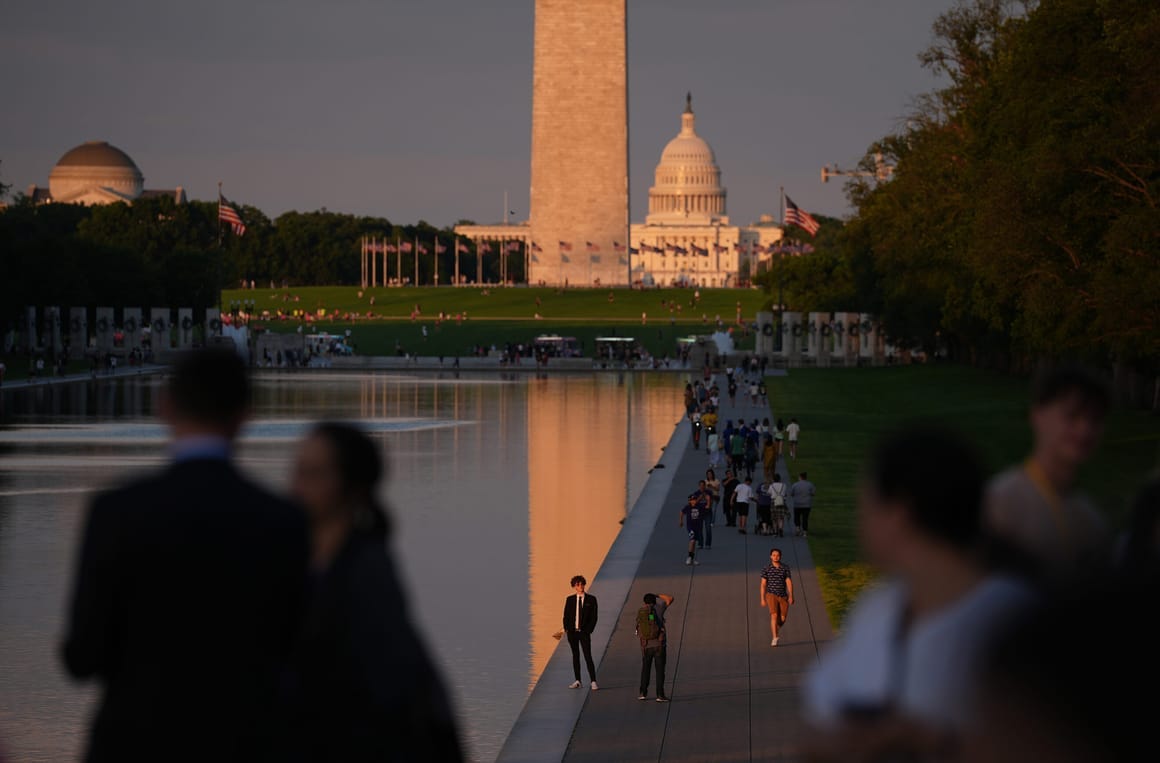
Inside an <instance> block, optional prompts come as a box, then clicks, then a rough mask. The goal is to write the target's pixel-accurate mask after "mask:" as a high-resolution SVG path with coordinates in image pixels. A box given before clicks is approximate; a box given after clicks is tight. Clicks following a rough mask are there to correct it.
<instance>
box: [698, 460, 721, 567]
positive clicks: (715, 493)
mask: <svg viewBox="0 0 1160 763" xmlns="http://www.w3.org/2000/svg"><path fill="white" fill-rule="evenodd" d="M702 482H703V483H704V484H705V492H706V494H707V495H708V497H709V500H708V510H707V511H706V515H705V548H710V547H711V546H712V545H713V526H714V525H715V524H717V501H718V499H719V498H720V496H721V481H720V480H718V479H717V473H716V472H715V471H713V470H712V469H709V470H708V471H706V472H705V479H704V480H702Z"/></svg>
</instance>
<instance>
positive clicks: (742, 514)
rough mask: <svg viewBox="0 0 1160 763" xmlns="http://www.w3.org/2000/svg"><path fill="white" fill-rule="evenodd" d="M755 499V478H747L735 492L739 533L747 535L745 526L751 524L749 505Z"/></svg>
mask: <svg viewBox="0 0 1160 763" xmlns="http://www.w3.org/2000/svg"><path fill="white" fill-rule="evenodd" d="M754 498H755V496H754V494H753V478H752V477H746V478H745V481H744V482H742V483H741V484H740V485H738V486H737V488H736V489H735V490H734V491H733V513H734V514H735V515H736V516H737V532H739V533H741V534H742V535H747V534H748V532H747V531H746V529H745V525H746V524H747V523H748V522H749V503H750V501H753V500H754Z"/></svg>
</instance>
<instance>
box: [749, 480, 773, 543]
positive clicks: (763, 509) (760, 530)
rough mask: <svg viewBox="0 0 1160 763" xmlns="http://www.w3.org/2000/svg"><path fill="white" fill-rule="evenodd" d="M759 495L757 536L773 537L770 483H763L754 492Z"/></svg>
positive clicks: (755, 532)
mask: <svg viewBox="0 0 1160 763" xmlns="http://www.w3.org/2000/svg"><path fill="white" fill-rule="evenodd" d="M754 492H755V493H756V494H757V528H756V529H755V530H754V531H753V532H754V534H756V535H773V501H772V500H771V499H770V497H769V483H768V482H762V483H761V484H760V485H758V486H757V490H756V491H754Z"/></svg>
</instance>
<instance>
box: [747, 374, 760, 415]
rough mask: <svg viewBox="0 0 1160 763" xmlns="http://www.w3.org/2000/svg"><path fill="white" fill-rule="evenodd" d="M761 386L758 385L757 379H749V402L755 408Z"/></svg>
mask: <svg viewBox="0 0 1160 763" xmlns="http://www.w3.org/2000/svg"><path fill="white" fill-rule="evenodd" d="M758 393H759V388H758V386H757V379H750V380H749V404H750V405H752V406H753V407H754V408H756V407H757V405H758Z"/></svg>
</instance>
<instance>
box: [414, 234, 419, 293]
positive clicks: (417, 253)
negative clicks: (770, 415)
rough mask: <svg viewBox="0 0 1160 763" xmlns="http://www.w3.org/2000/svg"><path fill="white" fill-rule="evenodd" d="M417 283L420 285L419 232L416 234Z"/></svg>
mask: <svg viewBox="0 0 1160 763" xmlns="http://www.w3.org/2000/svg"><path fill="white" fill-rule="evenodd" d="M415 285H416V286H418V285H419V234H418V233H416V234H415Z"/></svg>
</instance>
